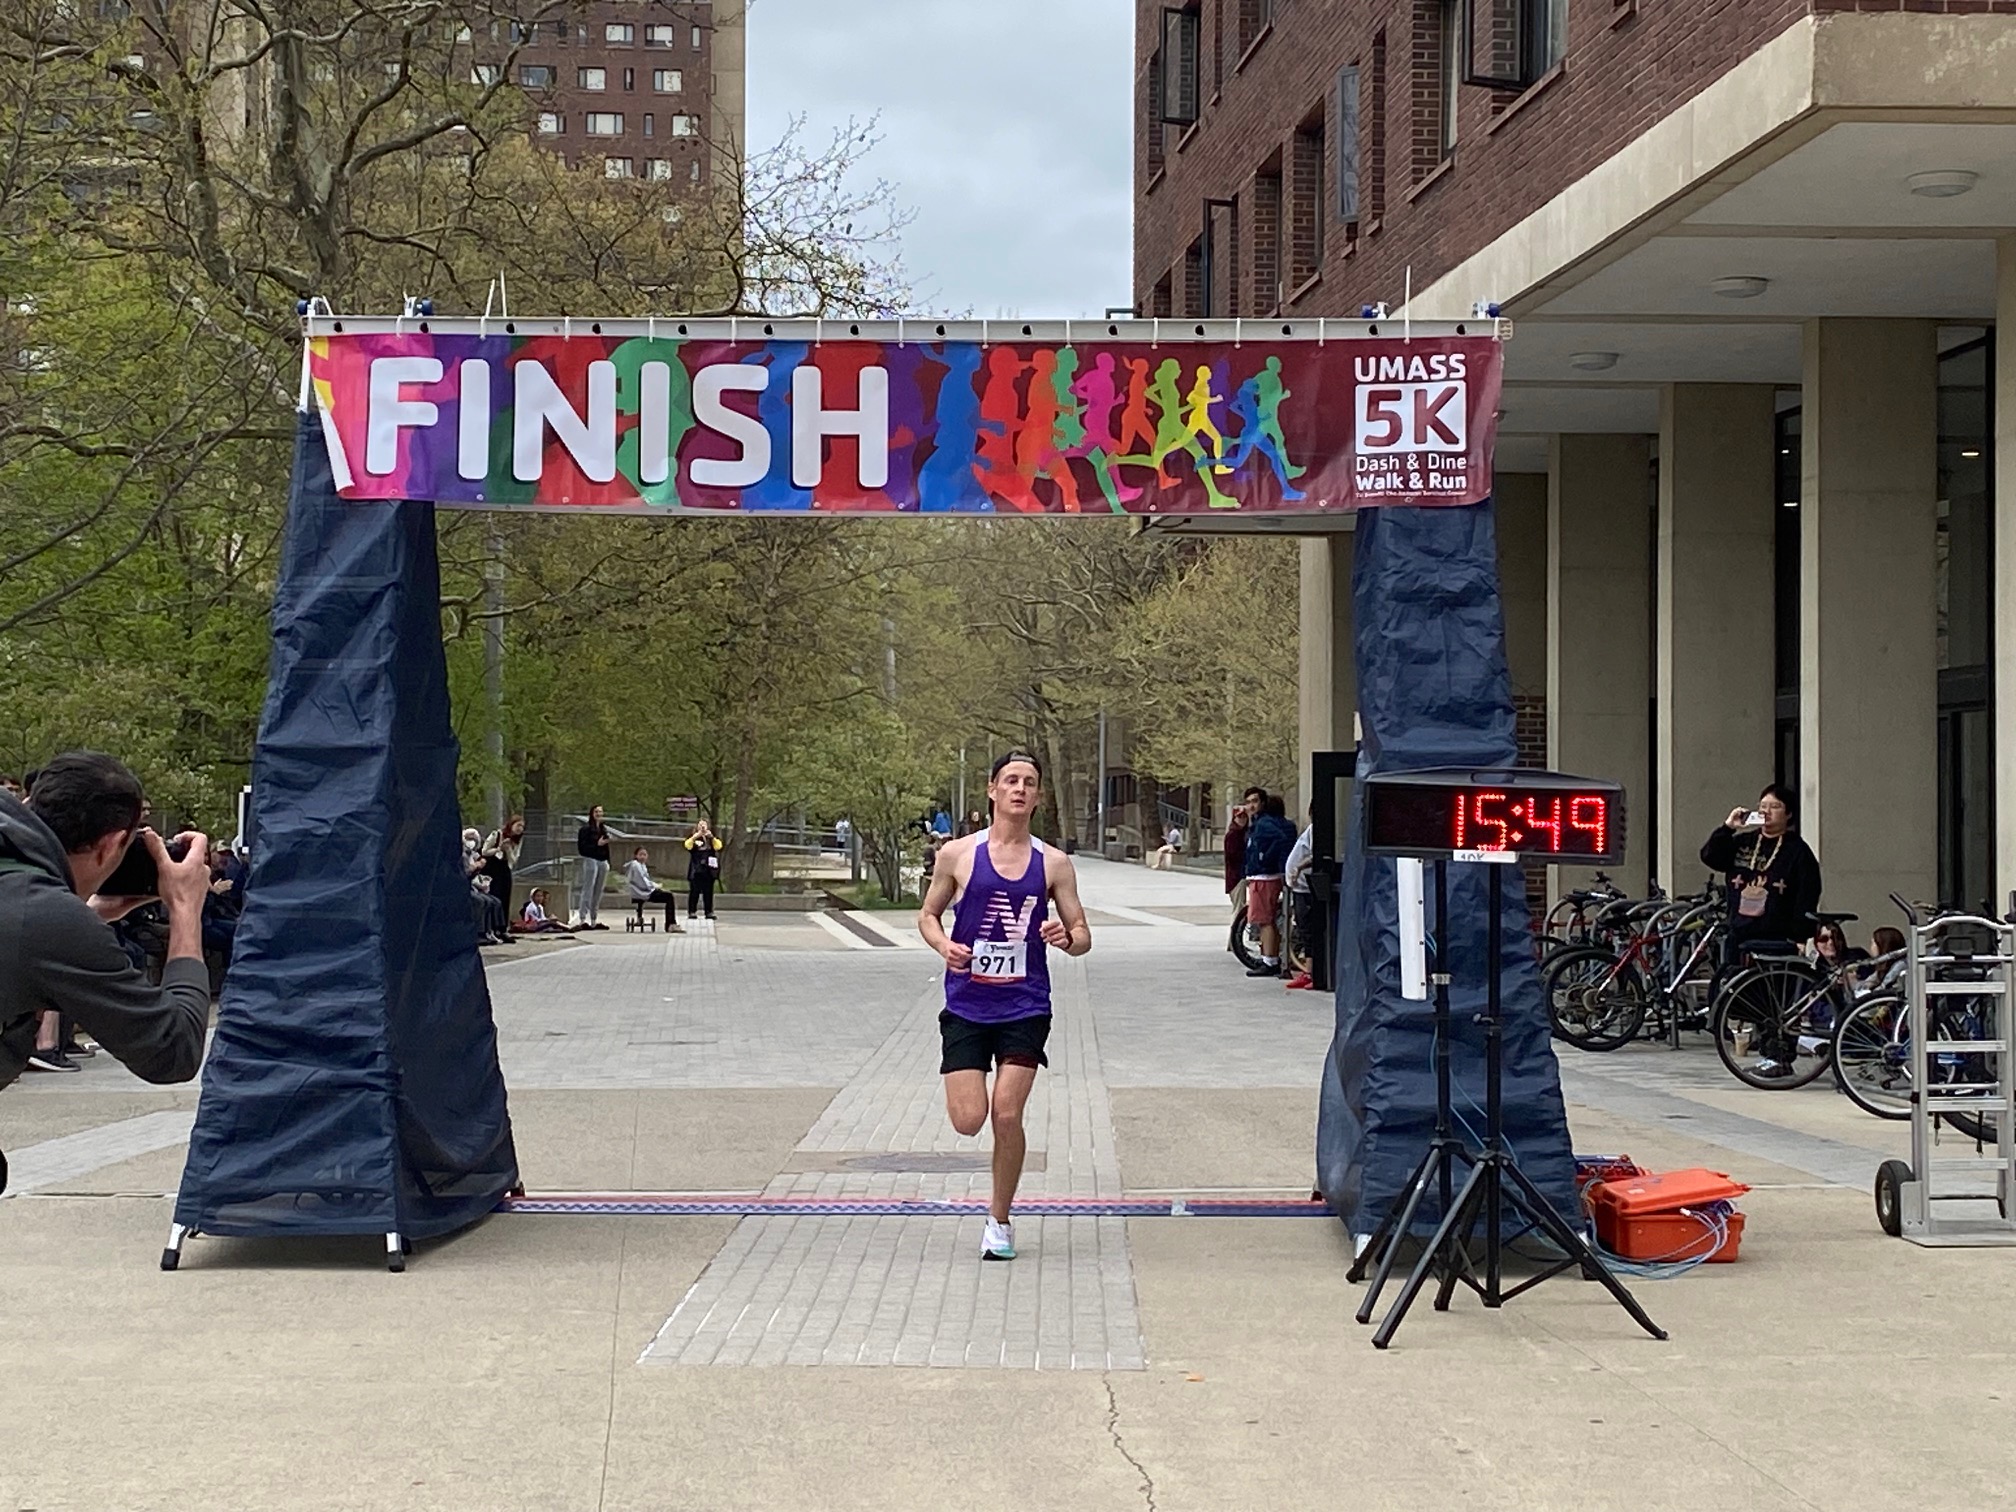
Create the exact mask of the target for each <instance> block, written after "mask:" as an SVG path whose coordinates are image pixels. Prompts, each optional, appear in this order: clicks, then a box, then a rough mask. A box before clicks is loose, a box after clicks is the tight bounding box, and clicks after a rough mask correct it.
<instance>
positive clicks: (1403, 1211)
mask: <svg viewBox="0 0 2016 1512" xmlns="http://www.w3.org/2000/svg"><path fill="white" fill-rule="evenodd" d="M1448 1158H1449V1153H1448V1151H1447V1150H1445V1149H1444V1148H1443V1147H1442V1146H1441V1145H1439V1144H1433V1143H1431V1144H1430V1145H1429V1146H1428V1153H1427V1154H1426V1155H1423V1156H1422V1157H1421V1164H1420V1165H1418V1166H1416V1167H1415V1169H1414V1184H1413V1185H1412V1186H1411V1187H1409V1188H1408V1190H1407V1201H1406V1202H1405V1203H1404V1204H1403V1205H1402V1206H1401V1207H1399V1208H1398V1209H1395V1208H1390V1207H1389V1208H1388V1209H1387V1210H1386V1216H1385V1217H1384V1218H1383V1219H1381V1220H1380V1223H1379V1231H1378V1232H1377V1233H1376V1234H1374V1235H1373V1236H1372V1242H1371V1243H1370V1244H1368V1245H1367V1246H1366V1247H1365V1253H1364V1254H1363V1255H1360V1256H1359V1257H1358V1258H1357V1259H1356V1260H1355V1261H1353V1262H1352V1264H1351V1269H1350V1270H1348V1271H1346V1272H1345V1273H1344V1279H1345V1280H1347V1281H1356V1280H1357V1279H1358V1278H1359V1277H1360V1276H1362V1275H1363V1274H1364V1273H1365V1262H1366V1260H1368V1259H1370V1258H1371V1255H1372V1252H1373V1251H1374V1250H1375V1249H1376V1250H1379V1270H1378V1272H1377V1274H1375V1275H1374V1276H1373V1277H1372V1286H1371V1288H1370V1289H1369V1290H1368V1291H1367V1292H1366V1293H1365V1300H1364V1301H1362V1302H1361V1303H1359V1304H1358V1321H1359V1322H1360V1323H1370V1322H1371V1321H1372V1310H1373V1308H1375V1307H1377V1306H1378V1305H1379V1293H1380V1292H1381V1291H1382V1290H1384V1289H1385V1286H1386V1283H1387V1281H1389V1280H1390V1279H1391V1278H1392V1275H1393V1267H1394V1265H1395V1264H1396V1263H1397V1262H1398V1261H1399V1259H1400V1244H1401V1241H1402V1240H1404V1239H1405V1238H1406V1237H1407V1236H1408V1235H1409V1234H1410V1233H1412V1232H1413V1231H1414V1215H1415V1214H1416V1213H1418V1212H1420V1211H1421V1203H1422V1200H1423V1199H1424V1198H1426V1197H1427V1195H1428V1188H1429V1186H1430V1185H1431V1184H1432V1183H1433V1181H1434V1179H1435V1173H1436V1171H1437V1169H1438V1168H1440V1169H1443V1170H1446V1169H1447V1167H1446V1166H1444V1165H1443V1162H1444V1161H1446V1160H1447V1159H1448ZM1382 1245H1383V1246H1384V1247H1383V1248H1381V1246H1382Z"/></svg>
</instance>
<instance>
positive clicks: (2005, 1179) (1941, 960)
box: [1876, 914, 2016, 1246]
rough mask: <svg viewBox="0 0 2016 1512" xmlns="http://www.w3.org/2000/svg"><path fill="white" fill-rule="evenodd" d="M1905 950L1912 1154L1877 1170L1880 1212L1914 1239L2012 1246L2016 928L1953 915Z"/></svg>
mask: <svg viewBox="0 0 2016 1512" xmlns="http://www.w3.org/2000/svg"><path fill="white" fill-rule="evenodd" d="M1909 949H1910V957H1909V972H1910V975H1909V978H1908V981H1907V986H1906V989H1905V996H1906V1003H1907V1005H1908V1008H1907V1011H1908V1013H1909V1015H1910V1019H1909V1025H1908V1029H1907V1034H1908V1041H1909V1042H1908V1044H1907V1045H1904V1046H1899V1047H1898V1048H1899V1050H1900V1051H1903V1052H1904V1053H1905V1054H1906V1055H1907V1056H1908V1063H1909V1066H1910V1077H1911V1080H1910V1088H1911V1160H1910V1162H1909V1163H1908V1164H1907V1163H1905V1162H1904V1161H1901V1160H1886V1161H1884V1162H1883V1164H1882V1166H1881V1167H1880V1168H1879V1169H1878V1170H1877V1172H1876V1216H1877V1219H1878V1221H1879V1222H1880V1223H1881V1224H1882V1225H1883V1230H1884V1232H1885V1233H1888V1234H1893V1235H1899V1236H1901V1237H1903V1238H1905V1239H1909V1240H1911V1241H1912V1242H1913V1243H1914V1244H1923V1245H1933V1246H1969V1245H2001V1244H2007V1245H2016V1221H2012V1219H2011V1216H2010V1202H2011V1199H2012V1198H2016V1081H2012V1078H2011V1070H2012V1059H2011V1058H2012V1055H2016V1043H2012V1038H2016V993H2012V991H2011V983H2012V981H2016V924H2010V923H2006V922H2003V921H2000V920H1996V919H1984V918H1978V917H1974V916H1971V915H1963V914H1955V915H1949V916H1947V917H1945V918H1939V919H1934V920H1932V921H1931V922H1930V923H1926V924H1918V925H1914V926H1913V927H1912V929H1911V931H1910V938H1909ZM1963 1150H1964V1151H1965V1153H1961V1151H1963ZM1990 1203H1993V1204H1994V1205H1995V1208H1994V1211H1992V1212H1991V1211H1990V1210H1989V1207H1988V1205H1989V1204H1990Z"/></svg>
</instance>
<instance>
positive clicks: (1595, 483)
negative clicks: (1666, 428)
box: [1547, 435, 1652, 892]
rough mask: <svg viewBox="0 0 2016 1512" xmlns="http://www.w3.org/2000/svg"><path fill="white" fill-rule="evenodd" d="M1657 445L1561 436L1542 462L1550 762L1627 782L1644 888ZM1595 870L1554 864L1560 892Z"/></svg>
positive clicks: (1636, 875)
mask: <svg viewBox="0 0 2016 1512" xmlns="http://www.w3.org/2000/svg"><path fill="white" fill-rule="evenodd" d="M1651 478H1652V450H1651V444H1650V438H1649V437H1646V436H1584V435H1576V436H1556V437H1554V438H1553V441H1552V443H1551V444H1550V447H1549V453H1548V469H1547V752H1548V764H1549V765H1550V766H1552V767H1553V768H1554V769H1555V770H1557V771H1562V772H1572V773H1574V774H1575V775H1576V776H1578V777H1604V778H1608V779H1610V780H1611V781H1614V782H1621V783H1622V784H1623V785H1624V790H1625V809H1624V812H1625V824H1626V829H1625V845H1626V849H1625V858H1624V864H1623V865H1622V866H1620V867H1617V868H1614V869H1613V870H1612V872H1611V875H1612V876H1613V877H1614V878H1615V879H1616V881H1617V882H1618V884H1619V885H1620V886H1622V887H1623V888H1624V889H1625V890H1626V891H1629V892H1642V891H1644V888H1645V884H1646V880H1647V875H1648V870H1649V868H1648V866H1647V860H1648V856H1649V851H1648V848H1647V845H1646V841H1645V833H1646V830H1647V828H1648V825H1647V823H1646V821H1647V819H1648V818H1649V817H1650V814H1649V811H1648V809H1647V807H1646V801H1647V799H1648V797H1649V796H1650V777H1651V759H1650V758H1651V724H1652V719H1651V697H1652V644H1651V642H1652V617H1651V612H1650V609H1649V604H1648V601H1649V600H1650V598H1651V582H1650V574H1651V560H1652V500H1651ZM1588 876H1589V873H1588V872H1587V871H1585V870H1582V869H1579V868H1572V869H1571V868H1568V867H1560V868H1556V875H1555V877H1554V878H1553V885H1554V886H1555V887H1556V888H1561V887H1571V886H1578V885H1580V884H1581V883H1582V882H1583V881H1585V880H1586V879H1587V878H1588Z"/></svg>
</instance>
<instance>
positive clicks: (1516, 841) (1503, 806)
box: [1448, 788, 1610, 856]
mask: <svg viewBox="0 0 2016 1512" xmlns="http://www.w3.org/2000/svg"><path fill="white" fill-rule="evenodd" d="M1449 815H1450V819H1449V841H1448V844H1449V848H1450V849H1451V850H1509V851H1533V852H1537V853H1539V854H1541V855H1548V856H1593V855H1602V854H1603V853H1605V852H1607V851H1608V850H1609V849H1610V799H1609V797H1608V796H1607V795H1605V794H1601V793H1576V794H1572V795H1571V794H1563V793H1535V792H1518V791H1514V792H1509V793H1508V792H1503V791H1498V790H1493V789H1481V790H1478V791H1475V792H1472V791H1468V790H1465V789H1462V788H1458V789H1456V790H1455V791H1454V792H1452V793H1450V795H1449Z"/></svg>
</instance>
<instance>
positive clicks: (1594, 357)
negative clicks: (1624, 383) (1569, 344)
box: [1568, 352, 1617, 373]
mask: <svg viewBox="0 0 2016 1512" xmlns="http://www.w3.org/2000/svg"><path fill="white" fill-rule="evenodd" d="M1568 366H1570V367H1571V368H1575V369H1576V370H1578V371H1580V372H1584V373H1601V372H1604V371H1606V370H1607V369H1610V368H1613V367H1615V366H1617V354H1616V353H1615V352H1570V353H1569V354H1568Z"/></svg>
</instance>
